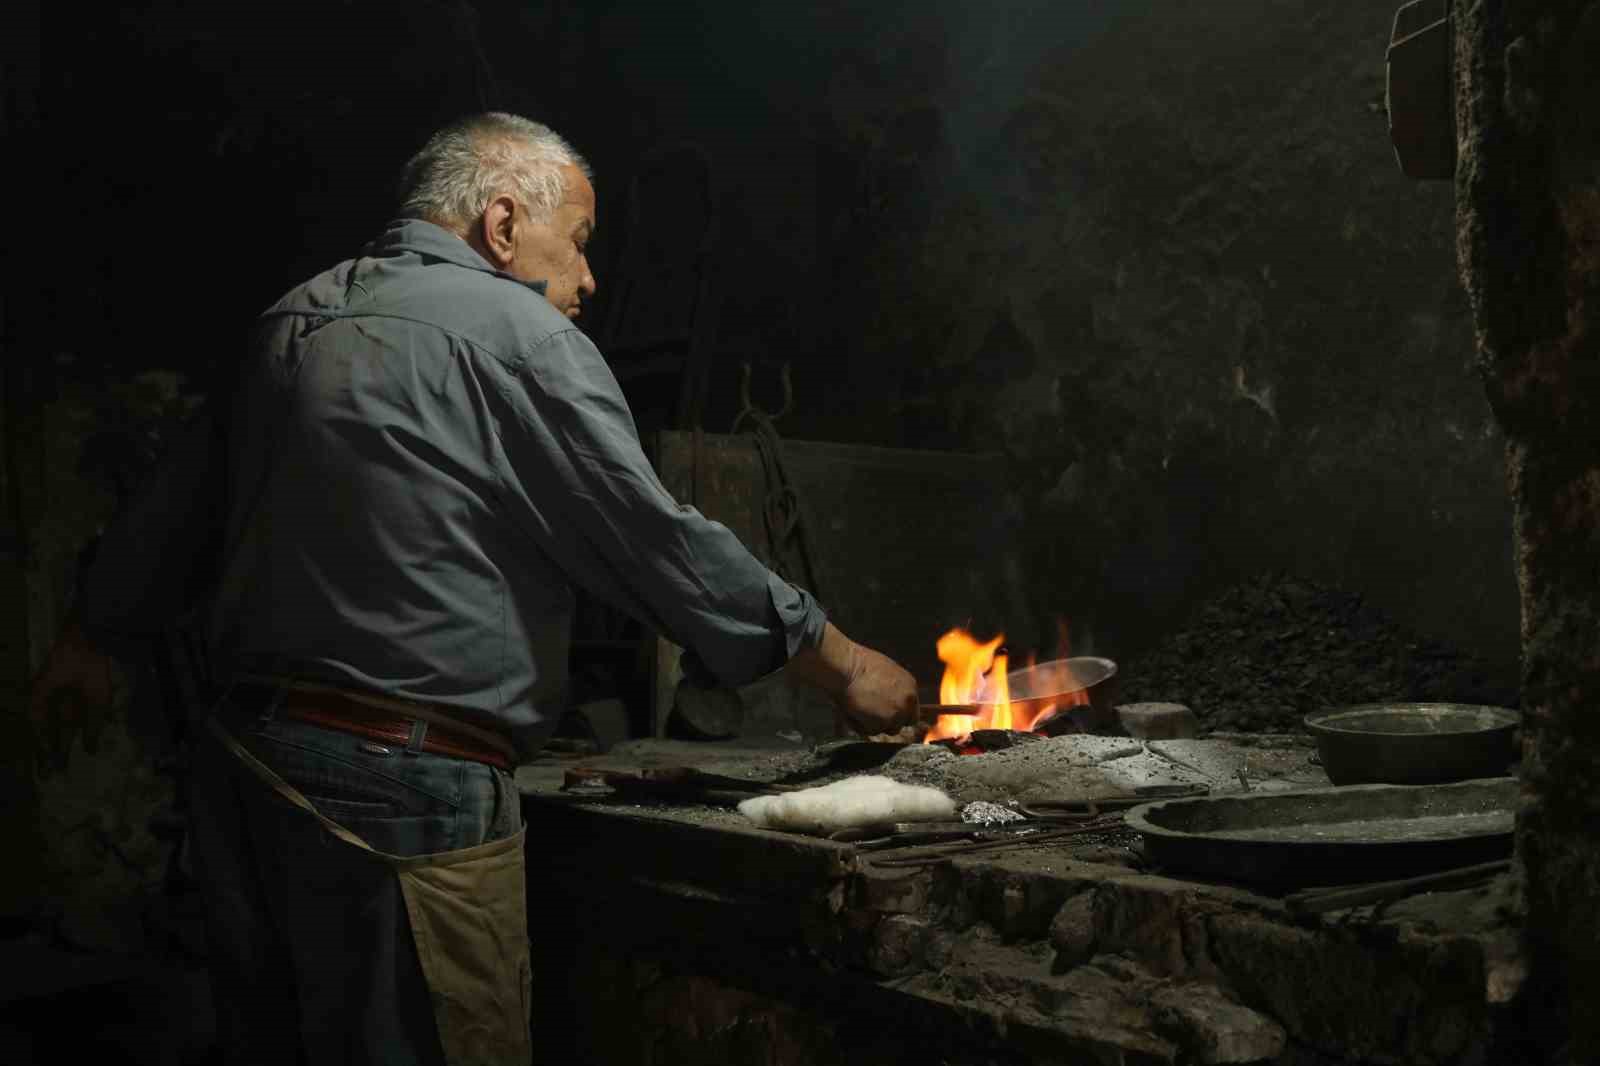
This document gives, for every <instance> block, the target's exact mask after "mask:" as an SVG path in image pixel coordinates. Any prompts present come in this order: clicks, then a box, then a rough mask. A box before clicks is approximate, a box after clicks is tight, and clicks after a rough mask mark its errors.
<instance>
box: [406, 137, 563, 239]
mask: <svg viewBox="0 0 1600 1066" xmlns="http://www.w3.org/2000/svg"><path fill="white" fill-rule="evenodd" d="M568 166H572V167H577V168H578V170H579V172H580V173H582V174H583V176H584V177H586V178H589V179H590V180H591V181H592V180H593V178H594V175H593V174H592V173H591V172H590V170H589V164H588V163H586V162H584V159H583V157H582V156H580V155H579V154H578V153H577V151H576V150H575V149H574V148H573V147H572V145H570V144H568V143H567V142H566V141H565V140H564V139H563V138H562V137H561V136H560V134H558V133H556V132H555V131H554V130H552V129H551V128H550V127H549V126H546V125H543V124H542V123H538V122H534V121H533V120H532V119H526V118H523V117H522V116H520V115H510V114H507V113H505V112H503V111H489V112H486V113H484V114H481V115H472V116H469V117H467V118H464V119H460V120H459V121H457V122H453V123H451V124H450V125H448V126H446V127H445V128H444V129H442V130H440V131H439V132H438V133H435V134H434V135H433V136H432V137H429V138H428V143H427V144H425V145H423V146H422V150H421V151H420V152H418V153H417V154H416V155H414V156H412V157H411V159H410V161H409V162H407V163H406V165H405V169H404V170H402V171H401V172H400V214H401V216H402V217H405V218H421V219H425V220H427V221H429V222H433V223H435V224H437V225H440V226H444V227H446V228H448V229H457V230H459V229H465V228H466V227H469V226H471V225H472V224H473V223H475V222H477V220H478V219H479V218H480V217H482V215H483V212H484V209H485V208H487V207H488V206H489V202H490V201H491V200H493V199H494V198H495V197H496V196H500V195H503V194H507V193H509V194H510V195H511V196H512V197H514V198H515V199H516V201H517V203H518V204H520V205H521V206H522V208H523V209H524V210H526V211H527V212H528V213H529V214H530V215H531V216H533V217H534V218H535V219H537V220H539V221H545V220H547V219H549V218H550V217H551V216H552V215H554V214H555V212H556V208H557V207H560V206H561V201H562V199H563V198H564V197H565V195H566V191H567V190H566V182H565V180H564V179H563V177H562V173H561V171H562V169H563V168H564V167H568Z"/></svg>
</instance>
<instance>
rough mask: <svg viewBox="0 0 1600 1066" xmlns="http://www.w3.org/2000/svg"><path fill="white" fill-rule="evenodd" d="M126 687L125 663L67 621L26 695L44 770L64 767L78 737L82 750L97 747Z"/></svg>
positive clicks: (40, 763) (39, 758)
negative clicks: (100, 649)
mask: <svg viewBox="0 0 1600 1066" xmlns="http://www.w3.org/2000/svg"><path fill="white" fill-rule="evenodd" d="M126 687H127V675H126V673H125V672H124V670H123V668H122V665H121V664H120V663H119V662H117V660H116V659H114V658H112V657H111V656H109V655H106V654H105V653H103V652H101V651H99V650H98V649H96V648H95V647H94V645H92V644H91V643H90V642H89V639H88V637H86V636H85V635H84V633H83V630H82V629H81V628H79V626H78V625H76V624H75V623H69V624H68V626H67V628H66V629H65V630H63V631H62V633H61V636H60V637H59V638H58V639H57V640H56V643H55V646H54V647H53V648H51V649H50V658H49V659H48V660H46V662H45V665H44V669H43V670H41V671H40V672H39V675H38V676H37V677H35V678H34V680H33V684H32V686H31V690H30V691H29V694H28V717H29V718H30V719H31V720H32V724H33V733H34V737H35V747H36V750H37V752H38V764H39V769H40V770H41V772H49V771H52V770H55V771H61V770H65V769H66V768H67V763H68V760H69V759H70V757H71V754H72V747H73V744H74V743H75V742H76V741H77V739H78V738H79V737H80V736H81V737H82V738H83V747H84V750H85V751H88V752H93V751H94V750H95V747H96V745H97V744H98V742H99V737H100V730H101V729H102V728H103V726H104V724H105V719H106V715H107V714H108V713H109V712H110V710H111V707H112V706H113V705H114V704H115V703H116V701H117V699H118V698H119V696H120V694H121V693H122V691H123V690H124V689H125V688H126Z"/></svg>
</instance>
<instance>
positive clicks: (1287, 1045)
mask: <svg viewBox="0 0 1600 1066" xmlns="http://www.w3.org/2000/svg"><path fill="white" fill-rule="evenodd" d="M1313 750H1314V749H1312V748H1311V747H1310V746H1309V743H1308V742H1307V741H1305V740H1304V739H1303V738H1287V737H1285V738H1277V737H1241V738H1223V739H1214V738H1213V739H1208V740H1205V741H1194V740H1189V741H1154V742H1141V741H1138V740H1131V739H1129V738H1112V737H1088V736H1077V737H1060V738H1049V739H1030V740H1023V741H1020V742H1018V743H1016V744H1015V745H1014V746H1012V747H1009V748H1004V749H1000V750H995V751H991V752H988V753H985V754H981V755H966V756H964V755H956V754H953V753H951V752H949V751H946V750H943V749H941V748H939V747H937V746H934V745H909V746H906V747H904V748H901V749H898V750H896V751H894V752H893V754H892V757H890V758H888V759H887V760H882V761H881V765H879V766H878V767H877V768H876V770H875V771H874V772H881V773H886V774H888V775H889V776H894V777H897V778H899V779H901V780H907V781H917V782H919V783H938V784H940V786H941V787H943V788H945V789H946V791H948V792H949V793H950V794H951V795H952V796H953V797H955V798H956V799H957V801H958V802H960V803H963V804H965V803H968V802H973V801H977V800H984V801H987V802H997V803H1001V804H1006V803H1012V802H1027V801H1029V800H1036V799H1040V798H1043V797H1045V796H1047V795H1049V796H1061V795H1063V794H1064V793H1068V792H1071V791H1073V790H1079V789H1081V790H1089V791H1099V792H1102V793H1103V792H1105V791H1108V790H1112V789H1111V788H1110V787H1108V786H1114V788H1115V789H1116V790H1124V791H1125V790H1126V789H1128V788H1130V787H1135V786H1137V785H1150V784H1181V783H1196V782H1203V783H1205V784H1207V785H1208V787H1211V788H1213V789H1214V790H1215V791H1223V790H1226V789H1230V788H1231V789H1233V790H1241V789H1243V788H1244V787H1246V785H1248V786H1249V787H1250V788H1251V789H1252V790H1276V789H1287V788H1294V787H1304V786H1305V785H1307V784H1317V783H1323V781H1320V780H1319V779H1318V777H1319V774H1320V771H1319V769H1318V768H1317V767H1316V765H1315V763H1314V762H1313V761H1312V759H1311V756H1312V754H1313ZM841 754H842V755H843V756H844V757H841ZM861 758H862V755H861V746H860V745H851V744H839V745H831V746H830V745H824V746H822V747H820V748H817V749H809V748H802V747H800V746H798V745H796V746H792V747H776V746H761V745H758V744H754V743H749V742H738V743H734V744H727V745H705V744H687V743H672V742H649V741H638V742H632V743H630V744H627V745H623V746H622V747H621V748H619V749H617V750H616V751H615V752H613V754H612V755H611V756H610V757H609V758H608V760H606V762H607V764H608V765H611V766H613V767H618V768H620V767H624V766H632V767H635V768H643V767H647V766H668V765H676V764H682V763H684V762H686V761H690V760H694V764H695V765H697V766H699V767H700V768H702V769H704V770H707V771H710V772H714V773H719V774H726V775H728V776H732V777H744V778H746V779H750V778H759V779H764V780H776V779H779V778H782V779H785V780H809V781H816V782H821V781H825V780H830V779H834V778H836V777H837V776H840V775H841V773H845V772H862V771H863V769H864V768H863V767H862V766H861V765H860V760H861ZM852 760H854V763H853V764H852ZM880 760H881V756H880ZM591 761H592V760H591ZM844 764H852V768H851V769H850V770H848V771H838V770H836V769H833V768H834V767H837V766H840V765H844ZM1241 771H1242V773H1243V780H1241V777H1240V773H1241ZM561 779H562V764H561V763H560V762H559V761H556V760H552V761H550V762H549V763H546V764H536V765H534V766H530V767H525V768H523V770H522V771H521V773H520V774H519V779H518V780H519V784H520V785H521V786H522V789H523V792H524V797H525V808H526V811H527V815H528V821H529V825H530V836H529V841H530V843H529V849H530V851H529V853H530V878H529V885H530V914H531V915H533V916H534V923H535V928H536V932H535V933H534V943H535V951H536V953H537V957H536V965H537V966H538V971H537V973H536V977H535V986H536V989H539V990H541V991H540V992H539V993H538V994H537V996H536V999H537V1001H538V1003H539V1008H538V1010H537V1011H536V1019H537V1021H538V1024H539V1025H540V1026H541V1028H542V1029H543V1030H544V1032H543V1033H542V1034H541V1041H544V1040H546V1038H547V1037H548V1038H549V1040H551V1041H553V1043H550V1044H548V1045H545V1046H550V1047H552V1049H554V1050H553V1051H552V1053H553V1054H554V1055H555V1059H559V1060H560V1061H583V1062H590V1063H607V1062H618V1063H621V1062H629V1063H639V1062H644V1063H661V1064H666V1063H687V1062H697V1063H698V1062H718V1063H722V1062H726V1063H738V1064H746V1063H748V1064H751V1066H757V1064H760V1066H766V1064H784V1066H787V1064H790V1063H793V1064H796V1066H799V1064H801V1063H805V1064H808V1066H810V1064H824V1063H833V1062H838V1063H844V1062H853V1063H859V1062H866V1061H870V1062H873V1063H891V1064H899V1063H905V1064H906V1066H911V1064H912V1063H915V1064H917V1066H927V1064H928V1063H930V1062H942V1063H951V1064H967V1063H971V1064H974V1066H976V1064H978V1063H1018V1064H1020V1063H1027V1062H1053V1063H1078V1062H1093V1063H1147V1064H1168V1066H1177V1064H1180V1063H1189V1062H1269V1061H1270V1062H1282V1063H1317V1064H1319V1066H1329V1064H1341V1063H1352V1064H1353V1063H1369V1062H1370V1063H1379V1062H1382V1063H1430V1064H1432V1063H1437V1064H1440V1066H1445V1064H1456V1063H1460V1064H1465V1063H1475V1062H1482V1061H1493V1060H1492V1059H1490V1060H1485V1059H1484V1058H1483V1057H1482V1055H1483V1054H1484V1050H1485V1049H1486V1048H1489V1047H1491V1046H1492V1043H1493V1041H1494V1039H1495V1038H1496V1037H1495V1033H1496V1023H1497V1018H1498V1015H1499V1013H1500V1011H1501V1009H1502V1004H1504V1003H1505V1002H1506V1001H1508V1000H1509V998H1510V996H1511V995H1512V993H1513V992H1514V991H1515V990H1516V988H1517V987H1518V984H1519V982H1520V974H1521V971H1520V965H1521V963H1520V959H1519V957H1518V955H1517V951H1516V946H1515V944H1516V942H1515V937H1514V935H1513V933H1512V932H1511V931H1510V930H1509V929H1508V927H1507V926H1506V925H1505V923H1504V921H1503V920H1502V918H1501V916H1500V907H1501V905H1502V904H1503V902H1504V898H1505V891H1506V890H1505V886H1504V884H1503V883H1502V882H1498V881H1496V882H1489V883H1488V884H1486V885H1480V886H1478V887H1476V888H1469V889H1464V890H1459V891H1452V892H1438V893H1434V894H1432V895H1429V896H1421V897H1415V898H1411V899H1407V900H1404V901H1402V902H1400V903H1392V904H1390V905H1388V906H1386V907H1373V906H1365V907H1357V908H1354V909H1346V910H1342V911H1337V912H1330V913H1327V914H1321V915H1302V914H1295V913H1292V912H1291V911H1290V909H1289V908H1288V906H1287V905H1286V904H1285V902H1284V900H1283V899H1282V898H1280V897H1277V896H1274V895H1269V894H1264V893H1262V892H1260V891H1253V890H1249V889H1247V888H1244V887H1240V886H1238V885H1230V884H1226V883H1222V882H1216V881H1212V882H1204V881H1198V880H1193V879H1187V878H1180V877H1174V876H1165V875H1163V874H1162V872H1161V871H1159V870H1152V869H1145V868H1141V867H1142V863H1141V859H1140V856H1139V854H1138V852H1137V850H1136V849H1132V850H1130V848H1129V847H1127V846H1126V845H1127V842H1126V841H1118V842H1114V843H1116V844H1117V845H1118V846H1110V845H1108V844H1107V842H1106V841H1105V840H1103V839H1098V838H1096V837H1093V836H1090V837H1087V838H1084V839H1081V840H1080V839H1071V840H1063V841H1057V842H1055V843H1053V844H1050V845H1048V846H1038V847H1032V848H1025V849H1021V850H1003V851H996V852H990V853H975V854H971V855H966V856H961V857H956V858H950V859H947V860H943V861H939V862H934V863H929V864H926V865H917V866H909V867H907V866H894V865H891V864H888V863H886V862H882V861H880V860H881V859H882V857H883V856H882V855H880V854H879V853H870V852H866V851H862V850H858V849H856V848H855V847H853V846H851V845H849V844H844V843H836V842H833V841H829V840H824V839H820V838H814V837H806V836H799V835H795V834H789V833H779V832H773V831H768V830H763V829H758V828H755V827H754V826H753V825H751V823H749V822H747V821H746V820H745V819H743V818H742V817H741V816H740V815H738V814H737V813H736V812H734V811H732V810H729V809H725V808H716V807H706V806H689V805H673V804H658V803H636V802H628V801H624V800H619V799H615V798H611V799H608V798H577V797H573V796H570V795H564V794H562V793H561V792H560V791H559V788H560V784H561ZM539 915H545V916H547V919H548V921H547V922H546V923H543V925H542V927H541V925H540V923H539V921H538V916H539ZM563 1044H568V1045H570V1046H562V1045H563ZM557 1052H559V1053H557Z"/></svg>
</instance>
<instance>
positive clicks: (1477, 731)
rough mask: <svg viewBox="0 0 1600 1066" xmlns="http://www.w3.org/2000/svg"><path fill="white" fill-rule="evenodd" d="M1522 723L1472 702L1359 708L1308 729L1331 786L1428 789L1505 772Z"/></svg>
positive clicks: (1315, 718)
mask: <svg viewBox="0 0 1600 1066" xmlns="http://www.w3.org/2000/svg"><path fill="white" fill-rule="evenodd" d="M1520 720H1521V716H1520V715H1519V714H1518V713H1517V712H1516V711H1513V710H1509V709H1507V708H1505V707H1485V706H1481V705H1478V704H1470V703H1364V704H1358V705H1356V706H1354V707H1341V708H1337V709H1334V710H1327V711H1315V712H1313V713H1311V714H1308V715H1306V717H1305V725H1306V729H1307V730H1308V731H1309V732H1310V733H1311V734H1312V735H1313V736H1314V737H1316V738H1317V751H1318V752H1319V753H1320V754H1321V756H1322V768H1323V769H1324V770H1326V771H1327V774H1328V780H1330V781H1332V782H1333V783H1334V784H1336V785H1357V784H1380V783H1382V784H1396V785H1428V784H1438V783H1441V782H1445V781H1468V780H1471V779H1473V778H1480V777H1498V776H1501V775H1503V774H1507V773H1509V772H1510V768H1511V766H1512V764H1513V763H1515V762H1516V759H1517V750H1516V744H1515V740H1516V732H1517V725H1518V722H1519V721H1520Z"/></svg>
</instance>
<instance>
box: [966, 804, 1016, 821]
mask: <svg viewBox="0 0 1600 1066" xmlns="http://www.w3.org/2000/svg"><path fill="white" fill-rule="evenodd" d="M1023 817H1024V815H1023V814H1022V812H1021V811H1016V810H1012V809H1011V808H1010V807H1007V806H1004V805H1003V804H999V803H990V802H989V801H987V800H974V801H973V802H972V803H969V804H967V805H966V806H965V807H963V808H961V820H962V821H963V822H966V823H967V824H968V825H1004V824H1006V823H1007V822H1020V821H1022V819H1023Z"/></svg>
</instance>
